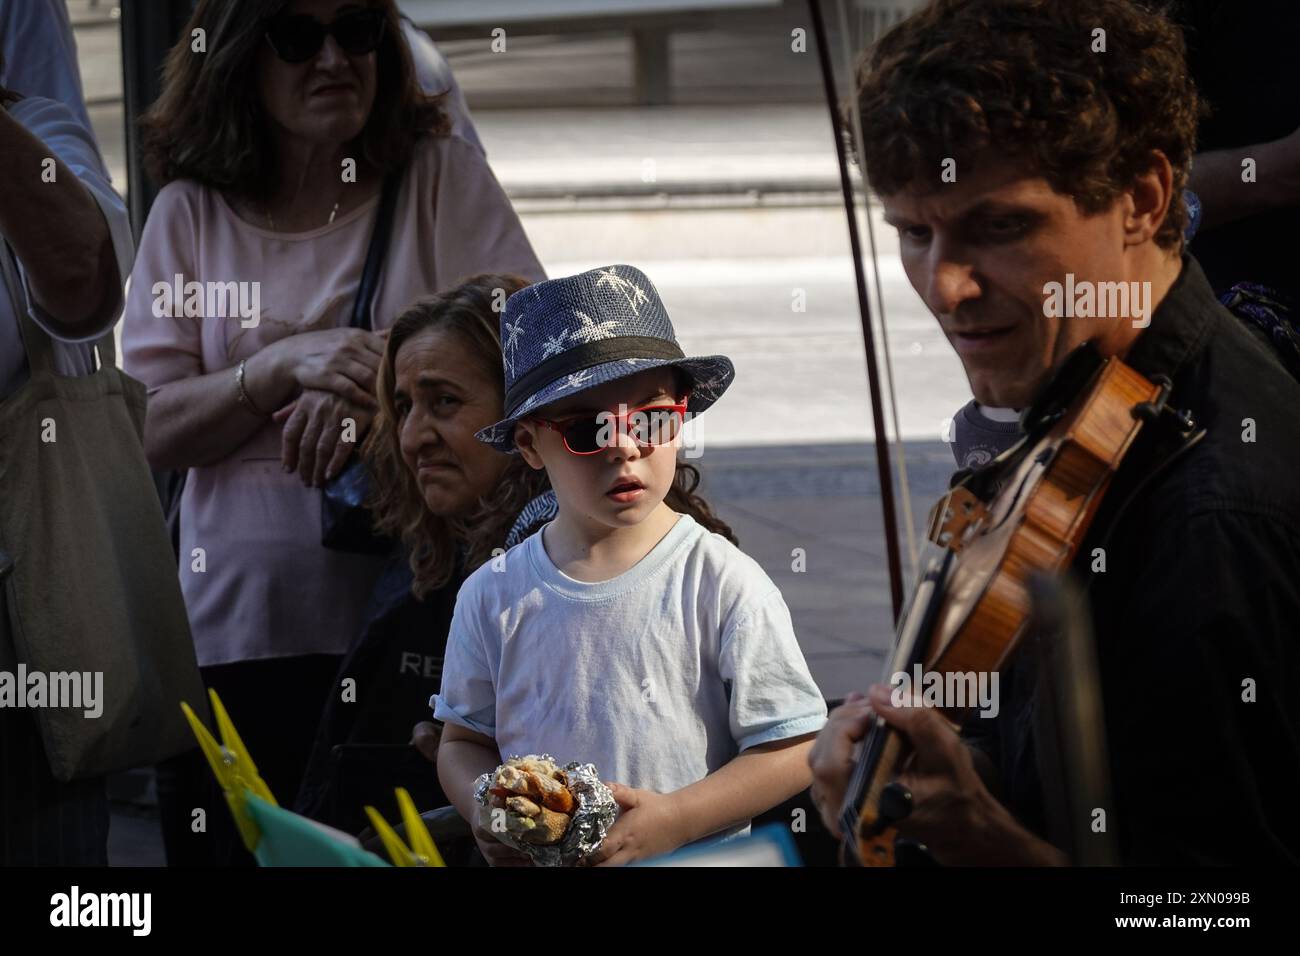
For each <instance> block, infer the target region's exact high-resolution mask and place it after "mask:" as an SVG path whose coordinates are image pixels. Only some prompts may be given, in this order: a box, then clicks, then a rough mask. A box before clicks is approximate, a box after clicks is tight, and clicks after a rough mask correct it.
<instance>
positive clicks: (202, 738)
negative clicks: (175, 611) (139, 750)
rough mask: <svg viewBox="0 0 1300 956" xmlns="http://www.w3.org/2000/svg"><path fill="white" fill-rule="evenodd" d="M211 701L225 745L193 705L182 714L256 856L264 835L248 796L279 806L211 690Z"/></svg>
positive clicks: (245, 844) (184, 709) (187, 705)
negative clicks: (205, 724) (218, 741)
mask: <svg viewBox="0 0 1300 956" xmlns="http://www.w3.org/2000/svg"><path fill="white" fill-rule="evenodd" d="M208 697H209V698H210V699H211V701H212V714H213V716H214V717H215V718H216V720H217V731H218V732H219V733H220V734H221V743H217V741H216V740H215V739H214V738H213V736H212V734H210V733H209V732H208V728H206V727H204V726H203V722H202V721H201V720H199V718H198V717H196V716H195V714H194V711H193V710H191V709H190V705H189V704H187V703H185V702H184V701H182V702H181V710H182V711H184V712H185V719H186V720H188V721H189V722H190V729H191V730H193V731H194V736H195V737H197V738H198V741H199V746H200V747H201V748H202V749H203V755H204V756H205V757H207V758H208V763H209V764H210V765H211V766H212V772H213V773H214V774H216V777H217V782H218V783H220V784H221V789H222V790H223V791H224V792H225V795H226V803H228V804H230V813H231V815H232V816H233V817H234V818H235V825H236V826H238V827H239V835H240V836H241V837H242V838H243V840H244V846H246V847H247V848H248V852H249V853H253V852H255V850H256V849H257V844H258V842H259V841H260V840H261V837H262V831H261V830H260V829H258V826H257V824H256V823H255V822H254V820H253V818H252V816H251V815H250V814H249V812H248V800H247V795H248V794H250V793H252V794H256V795H257V796H259V797H261V798H262V799H263V800H265V801H266V802H267V803H270V804H273V805H275V806H279V804H278V803H276V802H275V797H274V796H272V795H271V788H270V787H268V786H267V785H266V781H265V780H263V779H262V778H261V777H260V776H258V774H257V765H256V764H254V763H253V758H252V757H251V756H250V755H249V753H248V751H247V750H246V749H244V742H243V741H242V740H240V739H239V734H238V732H237V731H236V730H235V725H234V724H232V723H231V722H230V715H228V714H227V713H226V708H225V707H224V706H222V703H221V698H220V697H218V696H217V692H216V691H215V690H212V689H211V688H209V690H208Z"/></svg>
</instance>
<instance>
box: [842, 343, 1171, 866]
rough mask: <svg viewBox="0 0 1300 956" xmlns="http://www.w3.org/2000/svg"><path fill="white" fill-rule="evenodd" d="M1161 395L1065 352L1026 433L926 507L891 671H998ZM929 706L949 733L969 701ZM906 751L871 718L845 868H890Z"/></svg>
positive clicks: (1093, 359)
mask: <svg viewBox="0 0 1300 956" xmlns="http://www.w3.org/2000/svg"><path fill="white" fill-rule="evenodd" d="M1170 389H1171V385H1170V383H1169V381H1168V379H1162V380H1160V381H1159V382H1152V381H1149V380H1148V379H1146V378H1145V377H1144V376H1142V375H1141V374H1140V373H1138V372H1137V371H1135V370H1134V369H1132V368H1130V367H1129V366H1127V365H1125V364H1124V363H1123V361H1121V360H1120V359H1119V358H1118V357H1110V358H1102V356H1101V355H1100V353H1098V352H1097V350H1096V348H1095V347H1094V346H1092V345H1091V344H1085V345H1082V346H1080V347H1079V348H1078V349H1076V350H1075V351H1074V352H1072V353H1071V354H1070V356H1069V357H1068V358H1067V359H1066V361H1065V362H1064V363H1063V364H1062V366H1061V369H1060V370H1059V371H1058V373H1057V374H1056V375H1055V376H1054V377H1053V379H1052V381H1051V382H1050V383H1049V385H1048V386H1047V387H1046V388H1045V389H1044V390H1043V392H1042V394H1041V395H1040V397H1039V398H1038V399H1037V400H1036V401H1035V403H1034V404H1033V405H1032V406H1031V407H1030V408H1028V409H1026V411H1025V413H1024V414H1023V415H1022V416H1021V423H1022V425H1023V427H1024V431H1025V436H1024V438H1022V439H1021V441H1020V442H1019V443H1017V444H1016V445H1015V446H1013V447H1012V448H1009V449H1007V451H1005V452H1004V453H1003V454H1001V455H999V456H998V457H997V458H996V459H994V460H993V461H992V462H990V463H988V464H987V465H984V466H982V467H980V468H979V469H977V470H974V471H970V472H959V473H958V475H957V476H956V477H955V479H954V484H953V486H952V487H951V488H950V489H949V491H948V493H947V494H946V495H945V496H944V497H943V498H941V499H940V500H939V501H938V502H937V503H936V505H935V506H934V508H933V509H932V510H931V512H930V522H929V529H928V534H927V537H929V539H930V540H931V541H932V542H933V543H934V544H935V545H938V546H939V548H940V549H941V553H940V556H939V557H935V558H933V559H932V560H931V561H929V563H928V565H927V566H926V568H925V570H924V573H923V574H922V575H921V577H920V579H919V580H918V582H917V585H916V588H915V589H914V591H913V593H912V596H911V599H910V600H909V602H908V604H907V605H906V607H905V609H904V611H903V613H902V614H901V615H900V617H899V622H898V628H897V630H896V633H895V643H894V652H893V655H892V657H891V659H890V661H889V662H888V664H887V667H888V668H889V669H890V670H889V672H888V673H895V674H896V673H899V672H903V673H908V674H910V673H912V672H913V671H914V670H915V669H916V667H917V665H920V666H921V669H922V671H923V672H928V673H934V674H936V675H939V676H940V677H944V683H945V684H948V685H949V686H952V685H951V684H949V682H948V680H947V679H946V676H945V675H957V674H961V675H969V674H976V675H980V674H988V673H992V672H994V671H1000V670H1001V669H1002V668H1003V667H1004V666H1006V664H1007V663H1008V662H1009V661H1010V659H1011V656H1012V655H1013V654H1014V652H1015V650H1016V648H1017V647H1018V646H1019V644H1020V641H1021V638H1022V637H1023V636H1024V633H1025V631H1026V628H1027V625H1028V623H1029V620H1030V611H1031V602H1030V592H1029V582H1030V579H1031V578H1032V577H1034V576H1035V575H1036V574H1039V573H1048V574H1060V573H1061V572H1063V571H1064V569H1065V568H1067V567H1068V566H1069V565H1070V563H1071V562H1072V561H1073V560H1074V558H1075V555H1076V553H1077V552H1078V549H1079V547H1080V545H1081V544H1082V542H1083V540H1084V537H1085V535H1086V534H1087V533H1088V528H1089V526H1090V525H1091V523H1092V519H1093V517H1094V516H1095V515H1096V512H1097V508H1098V506H1099V505H1100V504H1101V502H1102V499H1103V497H1104V496H1105V494H1106V491H1107V488H1108V487H1109V485H1110V482H1111V478H1112V477H1113V476H1114V474H1115V473H1116V471H1117V470H1118V469H1119V466H1120V464H1121V462H1122V461H1123V460H1124V457H1125V455H1126V454H1128V452H1129V450H1130V448H1132V446H1133V442H1134V440H1135V439H1136V438H1137V436H1138V433H1139V432H1140V431H1141V429H1142V428H1143V426H1144V424H1145V423H1147V422H1150V421H1152V420H1154V419H1155V418H1156V417H1157V416H1158V415H1160V414H1161V413H1163V412H1166V411H1170V412H1172V411H1173V410H1172V409H1168V408H1166V402H1167V399H1168V396H1169V392H1170ZM1174 414H1175V415H1176V416H1177V415H1180V414H1183V413H1177V412H1175V413H1174ZM888 673H887V676H888ZM944 703H945V704H948V705H952V704H953V702H952V701H945V702H944ZM937 709H938V710H939V712H940V713H941V714H942V715H943V716H944V717H945V718H946V719H947V720H948V721H949V722H950V723H951V724H952V725H953V727H954V729H957V728H959V727H960V725H961V723H962V722H963V720H964V719H965V718H966V717H967V716H969V714H970V711H971V709H972V708H971V707H970V706H969V705H968V706H965V707H963V708H960V709H959V708H957V707H955V706H948V707H942V706H941V707H939V708H937ZM910 753H911V751H910V748H909V745H908V743H907V740H906V738H905V737H904V736H903V735H901V734H899V733H898V732H897V731H895V730H893V729H892V728H890V727H889V726H888V725H886V724H885V722H884V721H883V720H881V719H880V718H879V717H876V718H875V720H874V721H873V722H872V724H871V725H870V726H869V728H868V731H867V735H866V736H865V737H864V738H863V741H862V744H861V749H860V751H859V756H858V759H857V763H856V765H855V768H854V772H853V776H852V777H851V779H850V782H849V787H848V790H847V792H846V795H845V800H844V804H843V806H842V808H841V811H840V825H841V828H842V830H843V832H844V833H845V838H844V844H843V846H842V847H841V857H842V860H843V862H844V863H846V864H848V865H860V866H893V865H895V864H896V862H897V858H896V840H897V838H898V832H897V829H896V828H895V826H894V824H895V823H896V822H897V821H898V820H899V819H900V817H901V816H902V815H904V814H905V813H906V811H907V809H908V808H905V807H899V806H897V800H896V799H893V798H894V797H895V796H896V793H895V791H894V789H893V788H889V787H888V784H889V783H890V782H891V781H892V780H893V779H894V778H895V777H896V776H897V775H898V773H899V771H900V770H902V768H903V765H904V763H905V761H906V760H907V758H908V757H909V756H910Z"/></svg>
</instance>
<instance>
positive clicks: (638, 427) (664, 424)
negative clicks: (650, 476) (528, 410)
mask: <svg viewBox="0 0 1300 956" xmlns="http://www.w3.org/2000/svg"><path fill="white" fill-rule="evenodd" d="M690 397H691V393H690V392H687V393H686V394H685V395H683V396H682V398H681V400H680V401H679V402H677V403H676V404H674V405H663V404H660V405H654V404H651V405H641V406H640V407H638V408H629V409H628V410H627V411H626V412H624V413H623V414H621V415H618V414H615V413H614V412H608V411H605V412H596V413H595V414H586V415H574V416H573V417H571V418H561V419H556V420H549V419H545V418H538V417H537V416H535V415H532V416H529V418H528V421H531V422H536V423H537V424H538V425H542V426H544V427H546V428H549V429H550V430H551V431H553V432H559V433H560V437H561V438H562V439H563V440H564V447H565V448H566V449H567V450H568V451H570V452H571V453H572V454H575V455H594V454H596V453H597V452H600V451H603V450H604V449H606V448H613V447H614V446H615V445H616V444H617V443H618V440H617V437H616V436H618V435H629V436H630V437H631V438H632V440H633V441H634V442H636V443H637V445H656V446H657V445H667V444H668V443H669V442H671V441H673V439H675V438H676V437H677V436H678V435H680V434H681V431H682V426H683V424H685V421H686V405H687V402H688V401H689V399H690Z"/></svg>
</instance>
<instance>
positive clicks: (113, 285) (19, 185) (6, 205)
mask: <svg viewBox="0 0 1300 956" xmlns="http://www.w3.org/2000/svg"><path fill="white" fill-rule="evenodd" d="M50 105H51V106H52V107H53V106H57V104H50ZM58 110H59V111H60V112H66V110H65V108H62V107H58ZM42 115H45V116H47V117H48V118H51V119H52V121H53V122H56V123H57V122H58V116H57V115H55V114H54V111H53V110H51V111H46V112H45V113H43V114H42ZM66 122H67V123H72V124H76V120H75V119H73V118H72V116H71V114H70V113H69V114H67V118H66ZM0 168H3V169H4V170H5V171H6V177H7V179H8V182H7V184H6V187H5V188H4V189H3V190H0V234H3V235H4V237H5V239H6V240H7V241H8V243H9V245H10V246H12V247H13V250H14V254H15V255H16V256H17V258H18V261H19V262H20V263H21V264H22V267H23V271H24V273H25V274H26V277H27V284H28V288H29V289H30V291H31V294H32V297H33V299H34V300H35V302H36V304H38V305H39V306H40V308H41V310H42V311H43V313H44V315H43V316H42V318H43V319H44V322H45V324H47V325H52V326H53V328H51V331H52V332H55V333H57V334H58V335H59V336H60V337H64V338H68V339H72V340H75V339H78V338H84V337H85V336H87V335H91V334H94V333H95V332H97V331H99V330H101V329H102V328H103V327H104V326H105V325H106V324H107V323H108V322H110V321H111V320H112V318H113V317H114V316H115V315H116V313H117V310H118V308H119V307H120V305H121V295H122V277H121V275H119V273H118V267H117V254H116V251H115V249H114V247H113V238H112V235H111V234H110V232H109V228H108V224H107V223H106V222H105V220H104V214H103V212H102V211H101V210H100V207H99V204H98V203H97V202H96V201H95V199H94V197H93V196H91V194H90V192H89V190H87V189H86V187H85V186H83V185H82V183H81V181H80V180H79V179H78V177H77V174H76V173H75V172H74V171H73V170H72V169H71V168H69V167H68V166H67V165H66V164H65V163H64V161H63V159H62V158H61V157H60V156H59V155H58V154H57V153H56V152H55V150H54V148H53V147H51V146H50V145H47V144H46V143H45V142H43V141H42V140H41V139H40V138H38V137H37V136H36V135H34V134H33V133H31V132H29V131H28V130H27V129H26V128H25V127H24V126H23V124H22V123H21V122H19V121H18V119H16V118H15V117H14V116H12V115H11V114H10V112H9V111H8V110H3V109H0Z"/></svg>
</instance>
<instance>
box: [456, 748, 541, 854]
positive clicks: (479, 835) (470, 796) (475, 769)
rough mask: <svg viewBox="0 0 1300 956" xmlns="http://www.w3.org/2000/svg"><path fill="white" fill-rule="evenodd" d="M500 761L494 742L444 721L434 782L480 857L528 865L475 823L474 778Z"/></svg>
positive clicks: (509, 848)
mask: <svg viewBox="0 0 1300 956" xmlns="http://www.w3.org/2000/svg"><path fill="white" fill-rule="evenodd" d="M500 765H501V752H500V750H498V749H497V742H496V741H495V740H493V739H492V738H491V737H489V736H487V735H486V734H480V733H477V732H476V731H473V730H470V729H469V728H468V727H462V726H460V725H459V724H455V723H448V724H447V725H446V726H445V727H444V728H443V731H442V742H441V743H440V744H439V745H438V782H439V783H440V784H442V792H443V793H445V794H446V795H447V799H448V800H450V801H451V805H452V806H454V807H455V808H456V811H457V812H458V813H459V814H460V815H461V817H462V818H464V820H465V822H466V823H468V824H469V825H470V829H471V830H472V831H473V832H474V840H475V842H477V843H478V848H479V851H480V852H481V853H482V854H483V858H484V859H485V860H487V861H488V863H490V864H491V865H492V866H530V865H531V863H532V861H531V860H530V859H529V858H528V856H527V855H525V854H523V853H520V852H519V851H518V850H515V849H512V848H511V847H508V846H506V845H505V844H504V843H502V842H501V841H500V840H498V839H497V838H496V837H495V836H493V835H492V834H491V833H489V832H487V831H486V830H484V829H483V828H482V827H480V826H479V825H478V805H477V804H476V803H475V802H474V781H475V780H477V779H478V778H479V777H480V776H482V775H483V774H485V773H492V772H494V771H495V770H496V769H497V767H499V766H500Z"/></svg>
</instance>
